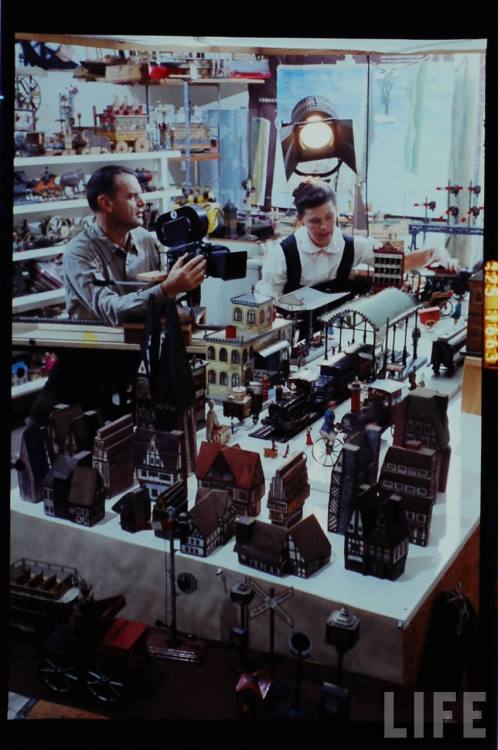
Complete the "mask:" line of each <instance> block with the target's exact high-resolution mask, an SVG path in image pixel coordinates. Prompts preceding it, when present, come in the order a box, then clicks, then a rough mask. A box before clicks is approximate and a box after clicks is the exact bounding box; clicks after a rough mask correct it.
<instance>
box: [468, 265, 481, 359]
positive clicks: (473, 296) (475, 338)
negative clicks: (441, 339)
mask: <svg viewBox="0 0 498 750" xmlns="http://www.w3.org/2000/svg"><path fill="white" fill-rule="evenodd" d="M468 283H469V307H468V316H467V344H466V349H467V353H469V354H477V355H479V354H481V355H482V350H483V319H484V318H483V315H484V313H483V310H484V281H483V272H482V271H479V272H478V273H475V274H474V275H473V276H471V277H470V279H469V282H468Z"/></svg>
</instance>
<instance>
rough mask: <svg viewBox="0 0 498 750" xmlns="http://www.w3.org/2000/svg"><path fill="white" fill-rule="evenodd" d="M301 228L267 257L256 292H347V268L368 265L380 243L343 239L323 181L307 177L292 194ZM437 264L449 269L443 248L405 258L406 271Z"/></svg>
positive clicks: (331, 194)
mask: <svg viewBox="0 0 498 750" xmlns="http://www.w3.org/2000/svg"><path fill="white" fill-rule="evenodd" d="M293 197H294V205H295V207H296V211H297V217H298V219H299V220H300V222H301V226H300V227H299V228H298V229H297V230H296V231H295V232H294V233H293V234H291V235H289V236H288V237H286V238H285V239H284V240H283V241H282V242H281V243H280V244H278V243H275V245H274V246H272V247H271V248H270V250H269V252H268V253H267V255H266V257H265V260H264V262H263V267H262V271H261V275H262V278H261V281H259V282H258V284H257V285H256V291H257V292H259V293H261V294H266V295H268V296H271V297H279V296H280V295H282V294H287V293H288V292H292V291H294V290H295V289H298V288H300V287H303V286H312V287H314V288H315V289H320V290H322V291H327V292H336V291H346V290H347V284H348V279H349V277H350V274H351V270H352V269H353V268H354V267H355V266H357V265H358V264H360V263H367V264H369V265H373V259H374V254H373V250H374V248H376V247H380V245H381V243H380V242H377V241H375V240H373V239H372V238H370V237H357V236H356V237H345V236H343V234H342V232H341V231H340V230H339V229H338V228H337V202H336V198H335V194H334V191H333V190H332V188H331V187H330V185H328V184H327V183H326V182H323V181H322V180H319V179H317V178H311V179H308V180H304V181H303V182H301V183H300V184H299V185H298V186H297V188H296V189H295V190H294V192H293ZM434 260H439V261H440V262H441V263H442V264H443V265H444V266H445V267H447V268H454V267H455V266H454V264H453V262H452V260H451V259H450V257H449V255H448V253H447V252H446V250H444V249H442V248H438V249H437V250H436V249H427V250H414V251H413V252H410V253H407V254H406V255H405V271H411V270H414V269H416V268H419V267H420V266H424V265H427V264H428V263H430V262H432V261H434Z"/></svg>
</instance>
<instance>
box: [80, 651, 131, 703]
mask: <svg viewBox="0 0 498 750" xmlns="http://www.w3.org/2000/svg"><path fill="white" fill-rule="evenodd" d="M84 682H85V685H86V686H87V688H88V690H89V691H90V692H91V693H92V694H93V695H94V696H95V697H96V698H98V699H99V701H102V702H103V703H115V702H116V701H118V700H119V699H120V698H121V696H122V695H123V692H124V688H125V678H124V674H123V672H122V671H121V670H120V669H117V668H116V667H114V665H113V664H111V663H110V662H107V661H98V662H95V664H91V665H90V666H89V667H88V668H87V670H86V672H85V676H84Z"/></svg>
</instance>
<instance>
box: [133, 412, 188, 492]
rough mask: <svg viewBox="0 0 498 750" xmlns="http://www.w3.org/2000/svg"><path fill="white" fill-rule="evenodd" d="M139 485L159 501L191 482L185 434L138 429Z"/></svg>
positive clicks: (137, 467) (135, 436) (137, 459)
mask: <svg viewBox="0 0 498 750" xmlns="http://www.w3.org/2000/svg"><path fill="white" fill-rule="evenodd" d="M133 439H134V443H135V455H136V474H137V481H138V483H139V484H140V486H141V487H145V488H146V489H147V491H148V493H149V496H150V498H151V499H153V500H155V499H156V498H157V497H158V496H159V495H160V494H161V493H162V492H163V491H164V490H166V489H168V488H169V487H171V486H172V485H174V484H175V483H176V482H178V481H186V479H187V476H188V474H187V463H186V447H185V436H184V433H183V432H182V431H181V430H171V431H170V432H163V431H162V430H149V429H146V428H145V427H137V429H136V430H135V433H134V436H133Z"/></svg>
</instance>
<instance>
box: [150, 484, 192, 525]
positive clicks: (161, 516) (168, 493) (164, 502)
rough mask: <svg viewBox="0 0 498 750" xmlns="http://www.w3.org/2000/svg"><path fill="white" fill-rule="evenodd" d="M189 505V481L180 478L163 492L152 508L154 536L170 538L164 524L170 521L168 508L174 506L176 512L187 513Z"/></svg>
mask: <svg viewBox="0 0 498 750" xmlns="http://www.w3.org/2000/svg"><path fill="white" fill-rule="evenodd" d="M187 507H188V493H187V482H186V481H185V480H179V481H178V482H175V484H173V485H171V487H168V488H167V489H166V490H165V491H164V492H162V493H161V494H160V495H159V496H158V497H157V500H156V503H155V505H154V507H153V509H152V525H153V528H154V536H158V537H160V538H161V539H168V538H169V537H168V532H167V531H165V529H164V527H163V526H162V524H163V523H165V522H168V521H169V518H170V517H169V514H168V513H167V510H168V508H174V509H175V511H176V513H177V514H178V513H184V512H185V513H186V512H187Z"/></svg>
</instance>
